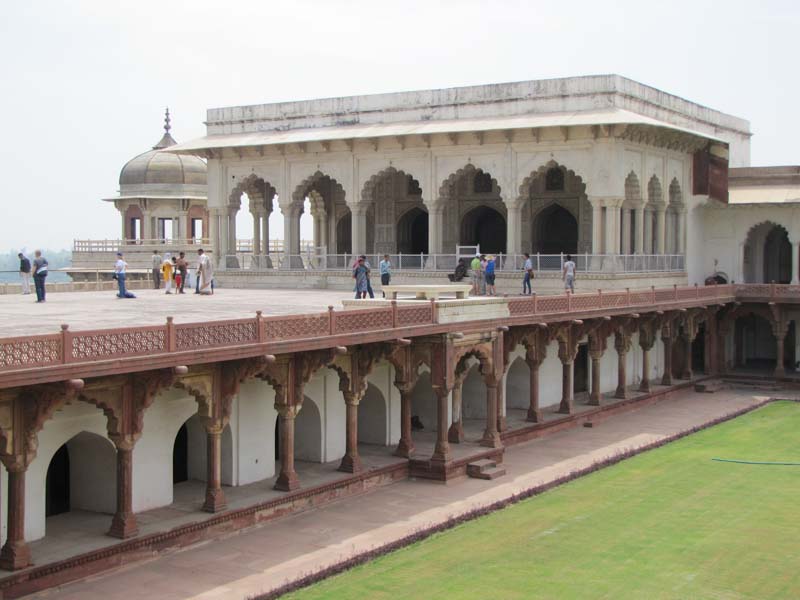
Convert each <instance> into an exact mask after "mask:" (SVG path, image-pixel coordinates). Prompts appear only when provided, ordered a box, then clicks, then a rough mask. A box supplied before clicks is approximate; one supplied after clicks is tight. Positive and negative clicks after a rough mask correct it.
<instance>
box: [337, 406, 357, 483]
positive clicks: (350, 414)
mask: <svg viewBox="0 0 800 600" xmlns="http://www.w3.org/2000/svg"><path fill="white" fill-rule="evenodd" d="M359 400H361V398H359V397H357V396H356V395H355V394H351V393H349V392H345V395H344V401H345V405H346V407H347V424H346V429H347V434H346V437H345V452H344V456H343V457H342V462H341V464H340V465H339V470H340V471H344V472H345V473H360V472H361V471H362V469H363V466H362V464H361V457H360V456H359V455H358V402H359Z"/></svg>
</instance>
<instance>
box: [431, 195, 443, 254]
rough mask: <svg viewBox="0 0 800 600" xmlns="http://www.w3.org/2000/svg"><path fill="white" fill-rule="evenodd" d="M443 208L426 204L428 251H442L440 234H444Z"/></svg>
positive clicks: (437, 252)
mask: <svg viewBox="0 0 800 600" xmlns="http://www.w3.org/2000/svg"><path fill="white" fill-rule="evenodd" d="M443 215H444V209H442V208H440V207H432V206H428V253H429V254H441V253H442V236H443V234H444V218H443Z"/></svg>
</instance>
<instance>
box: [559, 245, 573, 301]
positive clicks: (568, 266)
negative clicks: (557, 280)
mask: <svg viewBox="0 0 800 600" xmlns="http://www.w3.org/2000/svg"><path fill="white" fill-rule="evenodd" d="M561 278H562V279H563V280H564V289H565V290H569V291H570V292H572V293H573V294H574V293H575V263H574V262H572V255H570V254H567V260H566V261H565V262H564V269H563V270H562V272H561Z"/></svg>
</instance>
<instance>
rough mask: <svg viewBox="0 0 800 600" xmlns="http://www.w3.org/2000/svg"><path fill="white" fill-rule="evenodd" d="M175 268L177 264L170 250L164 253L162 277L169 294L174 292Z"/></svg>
mask: <svg viewBox="0 0 800 600" xmlns="http://www.w3.org/2000/svg"><path fill="white" fill-rule="evenodd" d="M174 270H175V265H173V264H172V256H171V255H170V253H169V252H167V253H166V254H164V262H163V263H161V279H163V280H164V289H165V290H166V291H167V294H171V293H172V273H173V272H174Z"/></svg>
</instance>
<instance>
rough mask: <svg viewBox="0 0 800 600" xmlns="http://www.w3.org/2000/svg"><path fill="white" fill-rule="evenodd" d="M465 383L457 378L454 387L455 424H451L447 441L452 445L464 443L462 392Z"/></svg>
mask: <svg viewBox="0 0 800 600" xmlns="http://www.w3.org/2000/svg"><path fill="white" fill-rule="evenodd" d="M462 385H463V381H462V380H461V378H460V377H456V383H455V385H454V386H453V392H452V396H453V422H452V423H451V424H450V429H448V431H447V441H448V442H450V443H451V444H460V443H461V442H463V441H464V417H463V414H462V410H461V408H462V406H461V390H462Z"/></svg>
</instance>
